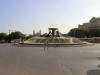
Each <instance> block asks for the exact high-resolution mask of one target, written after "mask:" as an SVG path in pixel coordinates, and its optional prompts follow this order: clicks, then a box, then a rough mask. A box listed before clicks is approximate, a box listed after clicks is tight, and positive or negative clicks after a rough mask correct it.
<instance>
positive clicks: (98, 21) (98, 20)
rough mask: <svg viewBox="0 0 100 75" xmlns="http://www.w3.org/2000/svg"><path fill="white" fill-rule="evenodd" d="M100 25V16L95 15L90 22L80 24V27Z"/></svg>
mask: <svg viewBox="0 0 100 75" xmlns="http://www.w3.org/2000/svg"><path fill="white" fill-rule="evenodd" d="M97 27H100V17H99V18H96V17H93V18H92V19H91V20H90V21H89V22H87V23H83V24H82V25H80V24H79V26H78V28H97Z"/></svg>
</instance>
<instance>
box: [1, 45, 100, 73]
mask: <svg viewBox="0 0 100 75" xmlns="http://www.w3.org/2000/svg"><path fill="white" fill-rule="evenodd" d="M98 56H100V44H95V45H92V46H80V47H48V48H44V47H18V46H12V45H10V44H0V75H100V59H99V58H98Z"/></svg>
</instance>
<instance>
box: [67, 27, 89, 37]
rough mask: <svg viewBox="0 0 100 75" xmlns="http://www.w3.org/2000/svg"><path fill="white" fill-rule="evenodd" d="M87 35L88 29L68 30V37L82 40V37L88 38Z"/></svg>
mask: <svg viewBox="0 0 100 75" xmlns="http://www.w3.org/2000/svg"><path fill="white" fill-rule="evenodd" d="M88 33H89V29H87V28H74V29H71V30H70V32H69V33H68V35H69V36H72V37H78V38H84V37H88Z"/></svg>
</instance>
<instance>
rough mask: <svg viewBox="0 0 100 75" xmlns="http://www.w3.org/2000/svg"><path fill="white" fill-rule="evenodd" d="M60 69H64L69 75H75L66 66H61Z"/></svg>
mask: <svg viewBox="0 0 100 75" xmlns="http://www.w3.org/2000/svg"><path fill="white" fill-rule="evenodd" d="M59 67H60V68H62V69H63V70H64V71H65V72H67V73H68V75H73V74H72V72H71V70H70V69H68V68H67V67H66V66H65V65H64V64H59Z"/></svg>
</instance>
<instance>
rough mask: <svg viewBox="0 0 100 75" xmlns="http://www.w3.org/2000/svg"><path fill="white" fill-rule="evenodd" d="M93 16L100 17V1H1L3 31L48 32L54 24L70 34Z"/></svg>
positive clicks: (0, 28) (0, 17)
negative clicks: (70, 31)
mask: <svg viewBox="0 0 100 75" xmlns="http://www.w3.org/2000/svg"><path fill="white" fill-rule="evenodd" d="M92 17H100V0H0V32H8V31H9V29H10V30H13V31H15V30H20V31H21V32H23V33H25V34H30V33H32V31H33V29H34V30H36V31H38V30H39V29H41V30H42V32H46V31H47V28H48V27H51V25H52V24H53V25H55V26H56V27H58V28H59V29H60V30H61V32H63V33H67V32H68V31H69V30H70V29H71V28H74V27H78V24H82V23H84V22H88V21H89V20H90V19H91V18H92Z"/></svg>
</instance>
